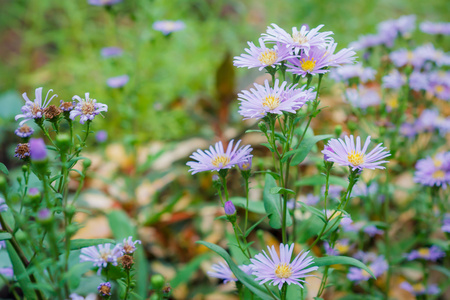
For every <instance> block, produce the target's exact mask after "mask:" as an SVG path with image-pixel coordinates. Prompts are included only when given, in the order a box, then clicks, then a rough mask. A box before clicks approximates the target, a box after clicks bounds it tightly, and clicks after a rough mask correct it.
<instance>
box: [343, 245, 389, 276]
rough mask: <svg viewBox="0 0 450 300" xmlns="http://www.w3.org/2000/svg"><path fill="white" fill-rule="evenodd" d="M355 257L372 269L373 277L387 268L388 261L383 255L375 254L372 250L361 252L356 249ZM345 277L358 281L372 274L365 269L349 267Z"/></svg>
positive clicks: (379, 274)
mask: <svg viewBox="0 0 450 300" xmlns="http://www.w3.org/2000/svg"><path fill="white" fill-rule="evenodd" d="M354 257H355V258H356V259H359V260H361V261H362V262H363V263H364V264H365V265H367V266H368V268H369V269H370V270H371V271H372V273H373V275H375V277H379V276H381V275H382V274H383V273H384V272H386V271H387V269H388V263H387V262H386V260H385V259H384V256H383V255H377V254H376V253H373V252H367V253H366V252H362V251H358V252H357V253H356V254H355V256H354ZM347 278H348V279H349V280H351V281H355V282H359V281H367V280H369V279H370V278H372V276H371V275H370V274H369V273H368V272H367V271H365V270H363V269H360V268H356V267H351V268H350V269H349V272H348V274H347Z"/></svg>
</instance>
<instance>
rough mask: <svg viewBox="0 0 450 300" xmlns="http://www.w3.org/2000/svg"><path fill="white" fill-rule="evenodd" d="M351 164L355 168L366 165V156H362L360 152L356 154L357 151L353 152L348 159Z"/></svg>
mask: <svg viewBox="0 0 450 300" xmlns="http://www.w3.org/2000/svg"><path fill="white" fill-rule="evenodd" d="M347 159H348V161H349V163H351V164H352V165H353V166H355V167H357V166H359V165H361V164H363V163H364V154H361V153H359V152H356V151H355V150H352V151H351V152H350V154H349V155H348V157H347Z"/></svg>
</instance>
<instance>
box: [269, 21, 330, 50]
mask: <svg viewBox="0 0 450 300" xmlns="http://www.w3.org/2000/svg"><path fill="white" fill-rule="evenodd" d="M271 25H272V27H273V28H271V27H270V26H268V27H267V33H263V34H262V36H263V39H264V41H266V42H274V43H276V42H279V43H282V44H285V45H286V47H288V48H293V49H294V53H295V54H298V53H299V52H300V50H303V51H304V52H305V53H306V54H308V53H309V51H310V49H313V48H325V44H326V43H327V42H330V41H332V38H331V37H330V35H332V34H333V32H331V31H326V32H319V30H320V29H321V28H322V27H323V26H324V25H319V26H317V27H316V28H313V29H311V30H308V27H307V26H305V25H303V26H302V27H301V28H300V30H297V27H292V35H291V34H289V33H287V32H286V31H285V30H284V29H282V28H280V27H279V26H278V25H276V24H273V23H272V24H271Z"/></svg>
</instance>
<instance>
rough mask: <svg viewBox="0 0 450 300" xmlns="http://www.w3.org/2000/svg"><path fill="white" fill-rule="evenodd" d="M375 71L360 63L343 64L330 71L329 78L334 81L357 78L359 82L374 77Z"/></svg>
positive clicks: (346, 80)
mask: <svg viewBox="0 0 450 300" xmlns="http://www.w3.org/2000/svg"><path fill="white" fill-rule="evenodd" d="M376 73H377V71H375V70H374V69H372V68H370V67H368V68H364V67H363V66H362V64H361V63H357V64H354V65H344V66H341V67H339V68H335V69H332V70H331V71H330V78H331V79H333V80H335V81H344V82H347V83H348V81H349V80H351V79H355V78H358V79H359V81H360V82H362V83H366V82H367V81H369V80H374V79H375V74H376Z"/></svg>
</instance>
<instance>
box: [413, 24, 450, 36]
mask: <svg viewBox="0 0 450 300" xmlns="http://www.w3.org/2000/svg"><path fill="white" fill-rule="evenodd" d="M419 28H420V30H421V31H422V32H424V33H428V34H442V35H450V22H447V23H444V22H441V23H439V22H430V21H425V22H422V23H420V25H419Z"/></svg>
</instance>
